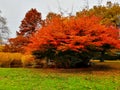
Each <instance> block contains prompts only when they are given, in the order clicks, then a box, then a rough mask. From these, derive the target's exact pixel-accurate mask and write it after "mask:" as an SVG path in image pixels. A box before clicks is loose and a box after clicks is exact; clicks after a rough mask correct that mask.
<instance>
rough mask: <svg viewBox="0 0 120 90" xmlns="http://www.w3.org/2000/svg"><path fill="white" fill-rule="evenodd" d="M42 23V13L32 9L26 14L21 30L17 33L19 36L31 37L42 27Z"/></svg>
mask: <svg viewBox="0 0 120 90" xmlns="http://www.w3.org/2000/svg"><path fill="white" fill-rule="evenodd" d="M42 23H43V21H42V17H41V13H39V12H38V11H37V10H36V9H33V8H32V9H31V10H30V11H28V12H27V13H26V15H25V18H24V19H23V20H22V21H21V25H20V30H19V31H18V32H17V35H22V36H24V37H29V36H30V35H31V34H32V33H34V32H36V30H38V28H40V27H41V26H42Z"/></svg>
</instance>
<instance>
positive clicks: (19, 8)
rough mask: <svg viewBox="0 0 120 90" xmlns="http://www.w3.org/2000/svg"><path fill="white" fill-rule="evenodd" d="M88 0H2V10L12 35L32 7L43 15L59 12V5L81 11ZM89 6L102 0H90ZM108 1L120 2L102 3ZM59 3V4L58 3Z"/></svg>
mask: <svg viewBox="0 0 120 90" xmlns="http://www.w3.org/2000/svg"><path fill="white" fill-rule="evenodd" d="M85 1H86V0H0V10H1V11H2V14H1V15H2V16H3V17H5V18H7V22H8V23H7V26H8V27H9V29H10V32H11V34H10V37H15V36H16V31H18V30H19V26H20V24H21V20H23V18H24V16H25V14H26V12H28V11H29V10H30V9H31V8H36V9H37V10H38V11H39V12H41V13H42V17H43V18H45V16H46V15H47V14H48V12H50V11H52V12H58V11H59V9H58V8H59V5H60V7H61V8H62V10H66V11H68V12H71V10H72V6H73V12H74V13H75V12H76V11H80V10H81V9H83V8H84V7H85V4H86V3H85ZM88 1H89V6H90V7H92V6H93V5H98V1H100V0H88ZM107 1H112V2H120V0H102V4H105V3H106V2H107ZM58 3H59V4H58Z"/></svg>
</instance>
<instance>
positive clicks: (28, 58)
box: [21, 55, 35, 67]
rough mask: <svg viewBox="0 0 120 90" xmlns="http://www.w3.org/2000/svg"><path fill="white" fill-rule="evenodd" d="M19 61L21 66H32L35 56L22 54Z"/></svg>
mask: <svg viewBox="0 0 120 90" xmlns="http://www.w3.org/2000/svg"><path fill="white" fill-rule="evenodd" d="M21 61H22V65H23V67H26V66H32V65H33V64H34V61H35V58H34V56H32V55H23V56H22V58H21Z"/></svg>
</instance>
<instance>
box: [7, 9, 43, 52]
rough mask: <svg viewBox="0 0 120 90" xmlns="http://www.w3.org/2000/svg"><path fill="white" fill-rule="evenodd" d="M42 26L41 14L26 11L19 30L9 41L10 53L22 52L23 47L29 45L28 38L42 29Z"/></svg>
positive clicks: (32, 10) (33, 10) (34, 10)
mask: <svg viewBox="0 0 120 90" xmlns="http://www.w3.org/2000/svg"><path fill="white" fill-rule="evenodd" d="M42 25H43V20H42V17H41V13H39V12H38V11H37V10H36V9H31V10H30V11H28V12H27V13H26V15H25V18H24V19H23V20H22V22H21V25H20V30H19V31H17V37H15V38H11V39H9V44H10V45H9V49H11V52H13V51H14V52H15V51H16V52H24V49H23V47H24V46H26V45H27V44H28V43H29V38H30V37H31V36H32V34H33V33H35V32H36V31H37V30H38V28H40V27H42ZM7 48H8V45H7Z"/></svg>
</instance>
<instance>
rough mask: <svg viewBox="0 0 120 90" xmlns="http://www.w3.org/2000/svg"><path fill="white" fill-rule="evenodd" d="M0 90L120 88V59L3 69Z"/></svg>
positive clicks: (115, 89) (0, 75) (104, 89)
mask: <svg viewBox="0 0 120 90" xmlns="http://www.w3.org/2000/svg"><path fill="white" fill-rule="evenodd" d="M0 90H120V62H108V61H107V62H104V63H99V62H96V65H95V66H93V67H90V68H79V69H33V68H0Z"/></svg>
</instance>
